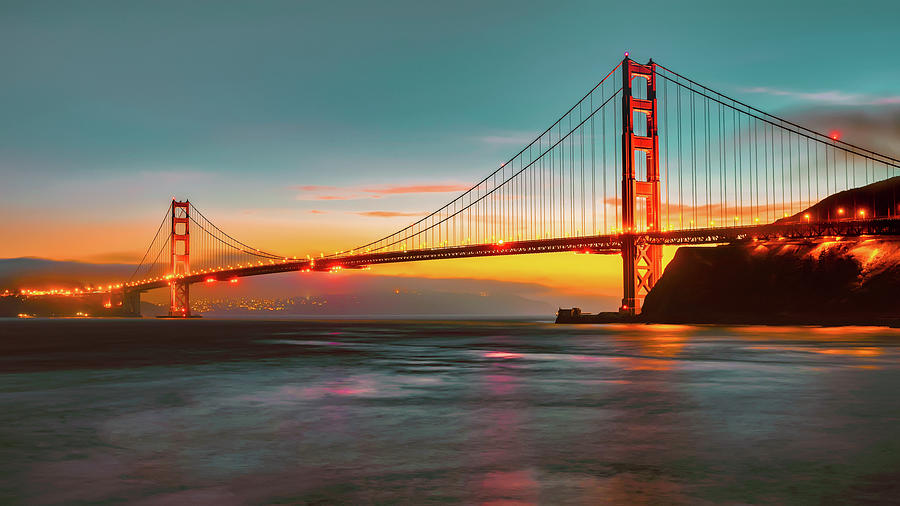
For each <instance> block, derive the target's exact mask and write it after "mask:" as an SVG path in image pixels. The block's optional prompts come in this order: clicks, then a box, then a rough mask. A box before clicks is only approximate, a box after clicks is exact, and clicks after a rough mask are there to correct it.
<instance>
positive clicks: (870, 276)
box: [642, 239, 900, 325]
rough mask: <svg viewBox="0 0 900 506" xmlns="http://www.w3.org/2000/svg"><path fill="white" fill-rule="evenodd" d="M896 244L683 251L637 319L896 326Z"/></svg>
mask: <svg viewBox="0 0 900 506" xmlns="http://www.w3.org/2000/svg"><path fill="white" fill-rule="evenodd" d="M898 293H900V240H881V239H864V240H846V241H831V242H824V243H820V244H783V243H774V244H765V245H763V244H754V245H727V246H717V247H708V248H704V247H683V248H681V249H679V250H678V251H677V252H676V254H675V257H674V258H673V259H672V261H671V262H670V263H669V265H668V266H667V267H666V270H665V273H664V274H663V276H662V277H661V278H660V280H659V282H658V283H657V285H656V286H655V287H654V289H653V291H652V292H651V293H650V294H649V295H648V296H647V298H646V300H645V302H644V307H643V314H642V319H644V320H646V321H650V322H669V323H774V324H781V323H784V324H855V325H885V324H890V325H896V324H897V323H898V322H900V298H898Z"/></svg>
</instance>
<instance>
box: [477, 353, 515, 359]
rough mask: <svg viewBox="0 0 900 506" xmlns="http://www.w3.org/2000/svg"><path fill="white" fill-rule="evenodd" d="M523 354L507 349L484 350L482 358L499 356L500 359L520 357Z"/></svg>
mask: <svg viewBox="0 0 900 506" xmlns="http://www.w3.org/2000/svg"><path fill="white" fill-rule="evenodd" d="M522 357H523V355H522V354H521V353H510V352H508V351H488V352H485V354H484V358H501V359H511V358H522Z"/></svg>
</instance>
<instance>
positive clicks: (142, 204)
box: [0, 1, 900, 293]
mask: <svg viewBox="0 0 900 506" xmlns="http://www.w3.org/2000/svg"><path fill="white" fill-rule="evenodd" d="M604 4H606V5H604ZM654 4H655V2H644V3H641V4H637V3H633V2H609V3H605V2H595V1H592V2H521V1H515V2H513V1H509V2H496V1H477V2H474V1H458V2H420V1H410V2H405V1H404V2H398V1H389V2H342V1H335V2H300V1H290V2H277V1H267V2H240V3H239V2H226V1H217V2H190V3H186V2H164V1H155V2H139V3H135V2H119V1H108V2H94V1H85V2H41V1H5V2H2V4H0V63H2V68H3V78H2V79H0V110H2V111H3V114H2V115H0V215H2V217H3V220H2V221H0V237H3V240H0V258H10V257H20V256H38V257H45V258H51V259H75V260H82V261H89V262H134V261H137V260H139V258H140V256H141V254H142V252H143V250H144V248H146V244H147V242H148V241H149V240H150V238H151V237H152V234H153V232H154V231H155V229H156V226H157V224H158V223H159V220H160V219H161V218H162V215H163V213H164V212H165V210H166V206H167V205H168V202H169V201H170V199H171V198H172V197H178V198H190V200H191V201H192V202H193V203H194V204H195V205H197V206H198V208H200V209H201V210H202V211H203V212H204V214H205V215H206V216H208V217H210V218H211V219H212V220H213V221H215V222H216V223H217V224H218V225H219V226H220V227H222V228H223V229H225V230H227V231H228V232H229V233H231V234H232V235H234V236H236V237H238V238H240V239H241V240H243V241H245V242H247V243H250V244H253V245H257V246H259V247H261V248H265V249H268V250H273V251H278V252H283V253H284V254H288V255H305V254H307V253H317V252H319V251H327V252H331V251H334V250H337V249H347V248H350V247H353V246H355V245H357V244H360V243H363V242H366V241H368V240H370V239H373V238H375V237H376V236H382V235H385V234H387V233H390V232H392V231H394V230H395V229H398V228H400V227H402V226H404V225H406V224H407V223H409V222H410V221H412V220H415V219H416V218H417V217H418V216H421V215H422V214H423V213H424V212H426V211H429V210H432V209H434V208H436V207H438V205H439V204H442V203H444V202H446V201H449V200H450V199H451V198H453V197H454V196H455V195H457V194H458V193H460V192H461V191H463V190H464V189H466V188H468V186H469V185H471V184H472V183H474V182H476V181H477V180H478V179H480V178H481V177H483V176H484V175H486V174H487V173H489V172H490V171H491V170H493V169H494V168H496V167H497V166H498V165H499V163H500V162H502V161H504V160H506V159H507V158H508V157H509V156H510V155H511V154H514V153H515V152H516V151H518V149H519V148H520V147H522V146H523V145H525V144H526V143H527V142H529V141H530V140H531V139H532V138H533V137H534V136H535V135H536V134H537V133H539V132H540V131H542V130H543V129H544V128H545V127H547V126H548V125H549V124H550V123H552V122H553V121H554V120H555V119H556V118H557V117H558V116H559V114H560V113H562V112H563V111H565V110H566V109H567V108H568V107H569V106H571V105H572V104H573V103H574V102H575V101H576V100H577V99H578V98H580V97H581V96H582V95H583V94H584V92H585V91H587V90H588V89H590V88H591V87H592V86H593V85H594V84H595V83H596V82H597V81H598V80H599V79H600V78H602V77H603V76H604V75H605V74H606V72H607V71H609V69H611V68H612V67H613V66H615V65H616V63H617V62H618V61H619V60H620V59H621V57H622V52H623V51H625V50H628V51H630V53H631V56H632V57H633V58H635V59H637V60H639V61H645V60H647V59H648V58H650V57H652V58H654V59H655V60H656V61H658V62H661V63H664V64H666V65H667V66H669V67H671V68H673V69H677V70H678V71H680V72H683V73H685V74H687V75H689V76H691V77H692V78H694V79H696V80H698V81H700V82H702V83H704V84H707V85H709V86H710V87H712V88H714V89H717V90H720V91H722V92H724V93H726V94H729V95H733V96H735V97H736V98H739V99H742V100H745V101H747V102H749V103H751V104H754V105H756V106H758V107H760V108H762V109H764V110H767V111H771V112H775V113H783V114H788V115H794V117H807V116H810V115H812V116H815V117H817V118H821V117H822V116H821V115H818V116H816V115H817V114H819V113H820V112H821V111H828V113H829V114H830V116H827V117H830V118H840V117H841V116H842V115H853V114H857V113H860V112H863V113H866V112H870V111H872V110H873V108H875V107H878V108H881V109H884V108H888V109H890V108H893V109H892V110H896V109H897V107H898V106H900V84H898V83H900V64H898V63H900V57H898V55H897V47H900V35H898V33H900V32H898V29H897V19H898V18H900V8H898V7H897V6H896V4H895V3H893V2H887V1H885V2H856V3H854V6H855V7H854V9H853V10H848V9H847V8H846V4H845V3H844V2H821V1H819V2H784V1H779V2H743V3H738V4H733V5H732V4H731V3H722V2H688V3H687V4H686V3H684V2H659V3H656V4H657V5H654ZM690 4H693V6H690ZM629 17H633V19H634V21H633V22H629V21H628V19H629ZM639 19H640V20H641V21H640V22H639V21H638V20H639ZM888 41H894V43H886V42H888ZM834 121H835V122H836V123H839V122H840V121H839V120H838V119H836V120H834ZM813 126H817V127H823V128H827V127H828V125H825V124H819V125H813ZM845 128H851V130H850V131H847V132H846V135H847V138H848V139H851V140H855V141H858V142H860V143H862V144H864V145H872V143H874V144H876V145H873V147H878V148H885V147H886V148H887V149H890V148H891V146H890V145H887V146H886V145H884V144H880V145H877V144H879V142H882V141H880V140H878V139H875V140H872V139H868V138H861V137H865V136H864V133H863V131H860V132H854V131H853V130H852V127H845ZM854 135H856V138H854ZM867 141H870V143H869V144H867ZM894 147H895V146H894ZM897 153H898V152H897V151H896V150H895V151H894V152H893V153H889V154H893V155H897ZM667 254H669V255H671V252H667ZM619 263H620V260H619V259H618V258H617V257H615V256H610V257H603V258H599V257H583V256H578V257H576V256H574V255H571V254H566V255H549V256H546V257H518V258H503V259H490V260H487V261H486V260H477V259H476V260H455V261H441V262H430V263H428V262H426V263H420V264H409V265H395V266H385V267H379V268H378V269H377V273H381V274H392V275H396V274H401V275H409V276H424V277H446V276H460V277H475V278H493V279H505V280H517V281H525V282H538V283H542V284H548V285H555V286H558V287H560V288H562V289H566V290H571V291H573V292H578V291H581V292H591V293H595V292H596V293H600V292H602V293H618V291H619V287H618V283H620V274H619Z"/></svg>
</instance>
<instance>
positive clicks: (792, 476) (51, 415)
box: [0, 319, 900, 505]
mask: <svg viewBox="0 0 900 506" xmlns="http://www.w3.org/2000/svg"><path fill="white" fill-rule="evenodd" d="M898 345H900V330H892V329H885V328H874V327H871V328H867V327H855V328H815V327H717V326H663V325H656V326H645V325H606V326H559V325H552V324H548V323H536V322H525V321H425V320H418V321H367V320H353V321H310V320H300V321H290V320H280V321H263V320H246V321H239V320H235V321H224V320H210V319H205V320H196V321H158V320H37V319H35V320H0V503H4V504H5V503H11V504H20V503H21V504H73V503H74V504H81V503H102V504H118V503H129V504H131V503H134V504H216V505H229V504H269V503H279V504H285V503H286V504H334V503H340V504H395V503H407V504H430V503H450V504H452V503H464V504H599V503H621V504H635V503H643V504H661V503H666V504H703V503H723V502H724V503H783V504H808V503H858V502H874V503H888V502H892V501H897V500H898V498H900V402H898V400H900V394H898V387H900V347H898Z"/></svg>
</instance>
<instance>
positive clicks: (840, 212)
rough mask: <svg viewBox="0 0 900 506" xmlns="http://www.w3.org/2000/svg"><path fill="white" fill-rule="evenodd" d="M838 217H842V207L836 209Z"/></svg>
mask: <svg viewBox="0 0 900 506" xmlns="http://www.w3.org/2000/svg"><path fill="white" fill-rule="evenodd" d="M838 215H840V216H843V215H844V208H843V207H839V208H838Z"/></svg>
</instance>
